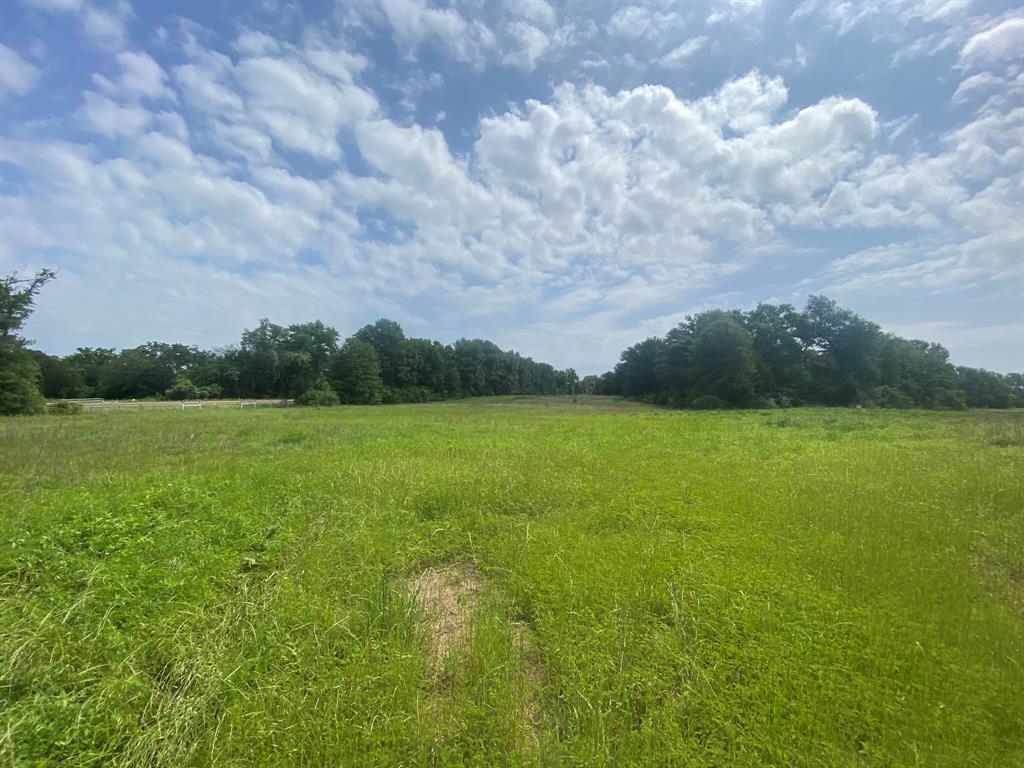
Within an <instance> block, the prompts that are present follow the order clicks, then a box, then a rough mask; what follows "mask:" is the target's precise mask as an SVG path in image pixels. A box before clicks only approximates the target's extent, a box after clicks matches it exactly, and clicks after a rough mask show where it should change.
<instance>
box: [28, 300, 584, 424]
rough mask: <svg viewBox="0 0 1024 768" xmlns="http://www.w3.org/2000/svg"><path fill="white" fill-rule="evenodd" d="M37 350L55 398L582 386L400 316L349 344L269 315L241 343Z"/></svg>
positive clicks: (571, 376) (377, 394) (326, 329)
mask: <svg viewBox="0 0 1024 768" xmlns="http://www.w3.org/2000/svg"><path fill="white" fill-rule="evenodd" d="M34 354H35V356H36V362H37V363H38V365H39V369H40V373H41V385H42V391H43V394H44V395H45V396H46V397H48V398H76V397H104V398H108V399H115V398H116V399H127V398H143V397H166V398H169V399H173V400H181V399H186V400H187V399H196V398H200V399H201V398H216V397H244V398H297V399H298V400H299V401H300V402H306V401H309V402H311V403H313V404H321V405H328V404H332V403H334V402H341V403H356V404H371V403H415V402H424V401H428V400H447V399H452V398H458V397H476V396H480V395H510V394H527V395H553V394H567V393H572V392H575V391H577V389H578V388H579V379H578V377H577V376H576V372H575V371H573V370H572V369H569V370H565V371H559V370H556V369H555V368H553V367H552V366H550V365H548V364H546V363H538V362H536V361H534V360H531V359H530V358H528V357H523V356H522V355H520V354H518V353H517V352H508V351H505V350H502V349H499V348H498V346H497V345H495V344H493V343H491V342H489V341H483V340H481V339H459V340H458V341H456V342H455V343H454V344H450V345H445V344H441V343H440V342H437V341H430V340H429V339H414V338H407V337H406V335H405V333H404V332H403V331H402V328H401V326H400V325H399V324H398V323H396V322H394V321H392V320H378V321H377V322H376V323H374V324H373V325H367V326H365V327H364V328H361V329H359V330H358V331H356V332H355V333H354V334H353V335H352V336H350V337H348V338H347V339H346V340H345V341H344V342H340V341H339V334H338V332H337V331H336V330H335V329H334V328H331V327H330V326H327V325H324V324H323V323H322V322H320V321H316V322H311V323H299V324H295V325H288V326H282V325H277V324H276V323H272V322H270V321H269V320H261V321H260V323H259V325H258V326H256V327H255V328H253V329H252V330H247V331H245V332H244V333H243V334H242V338H241V342H240V343H239V344H238V346H232V347H228V348H227V349H221V350H215V351H207V350H201V349H198V348H196V347H194V346H189V345H186V344H163V343H159V342H151V343H149V344H143V345H142V346H140V347H133V348H131V349H124V350H122V351H121V352H119V353H118V352H115V351H114V350H113V349H98V348H81V349H79V350H78V351H76V352H75V353H74V354H71V355H68V356H67V357H53V356H50V355H45V354H43V353H41V352H35V353H34ZM332 393H333V397H332Z"/></svg>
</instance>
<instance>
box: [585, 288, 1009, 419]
mask: <svg viewBox="0 0 1024 768" xmlns="http://www.w3.org/2000/svg"><path fill="white" fill-rule="evenodd" d="M582 384H583V387H584V389H585V391H588V392H595V393H599V394H611V395H623V396H625V397H630V398H636V399H641V400H646V401H649V402H654V403H661V404H665V405H670V406H674V407H686V408H749V407H765V406H767V407H772V406H779V407H787V406H793V405H833V406H853V405H861V406H866V407H881V408H932V409H942V410H959V409H963V408H1011V407H1024V377H1022V375H1021V374H1020V373H1010V374H1006V375H1003V374H999V373H995V372H993V371H986V370H983V369H978V368H969V367H966V366H953V365H952V364H950V362H949V352H947V351H946V349H945V348H944V347H943V346H942V345H941V344H935V343H929V342H927V341H917V340H910V339H904V338H900V337H899V336H896V335H894V334H891V333H883V332H882V330H881V329H880V328H879V326H878V325H876V324H875V323H872V322H870V321H868V320H865V319H864V318H862V317H860V316H859V315H857V314H855V313H854V312H852V311H850V310H849V309H845V308H843V307H841V306H839V305H838V304H837V303H836V302H835V301H833V300H832V299H829V298H828V297H826V296H811V297H810V299H809V300H808V302H807V306H806V308H805V309H804V310H803V311H800V310H798V309H796V308H795V307H794V306H793V305H791V304H781V305H775V304H760V305H759V306H758V307H757V308H756V309H753V310H751V311H749V312H742V311H739V310H711V311H708V312H701V313H699V314H696V315H691V316H687V317H686V319H685V320H684V321H683V322H682V323H680V324H679V325H678V326H676V327H675V328H673V329H672V330H670V331H669V332H668V333H667V334H666V335H665V336H664V337H651V338H648V339H644V340H643V341H641V342H639V343H637V344H634V345H633V346H631V347H629V348H628V349H626V350H625V351H624V352H623V353H622V355H621V356H620V360H619V363H618V364H617V365H616V366H615V369H614V370H612V371H609V372H608V373H606V374H604V375H603V376H600V377H589V376H588V377H586V378H584V379H583V382H582Z"/></svg>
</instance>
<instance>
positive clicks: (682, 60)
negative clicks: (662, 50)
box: [658, 35, 708, 69]
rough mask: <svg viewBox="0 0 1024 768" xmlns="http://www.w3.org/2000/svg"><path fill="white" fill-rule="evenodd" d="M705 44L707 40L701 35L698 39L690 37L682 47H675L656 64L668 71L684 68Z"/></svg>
mask: <svg viewBox="0 0 1024 768" xmlns="http://www.w3.org/2000/svg"><path fill="white" fill-rule="evenodd" d="M707 44H708V39H707V38H706V37H704V36H703V35H702V36H700V37H691V38H690V39H689V40H687V41H686V42H684V43H683V44H682V45H679V46H676V47H675V48H673V49H672V50H671V51H669V52H668V53H666V54H665V55H664V56H662V57H661V58H660V59H658V63H659V64H660V65H661V66H663V67H667V68H670V69H671V68H675V67H683V66H686V63H687V62H688V61H689V60H690V58H691V57H692V56H693V55H694V54H696V53H697V52H698V51H700V49H701V48H703V47H704V46H706V45H707Z"/></svg>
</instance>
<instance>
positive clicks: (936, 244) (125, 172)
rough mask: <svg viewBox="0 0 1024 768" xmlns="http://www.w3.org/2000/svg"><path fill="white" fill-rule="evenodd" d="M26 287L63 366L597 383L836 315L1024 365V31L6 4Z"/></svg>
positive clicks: (420, 9) (14, 266)
mask: <svg viewBox="0 0 1024 768" xmlns="http://www.w3.org/2000/svg"><path fill="white" fill-rule="evenodd" d="M0 15H2V24H0V30H2V31H0V115H2V120H0V184H2V186H0V273H4V274H6V273H8V272H11V271H13V270H19V271H30V270H33V269H36V268H38V267H41V266H53V267H57V268H58V269H59V278H58V280H57V281H55V282H54V283H52V284H51V285H48V286H47V287H46V289H45V292H44V294H43V295H42V297H41V299H40V301H39V305H38V309H37V312H36V315H35V316H34V317H33V318H32V319H31V321H30V324H29V327H28V333H29V335H30V336H32V337H33V338H34V339H36V341H37V346H38V347H39V348H41V349H44V350H47V351H50V352H54V353H66V352H70V351H73V350H74V348H75V347H77V346H80V345H89V346H116V347H122V346H131V345H135V344H139V343H142V342H145V341H148V340H166V341H184V342H188V343H195V344H199V345H201V346H207V347H209V346H218V345H224V344H228V343H232V342H234V341H237V339H238V337H239V335H240V333H241V331H242V329H243V328H245V327H252V326H254V325H255V324H256V322H257V321H258V319H259V318H260V317H264V316H266V317H270V318H271V319H273V320H274V321H275V322H279V323H291V322H299V321H304V320H310V319H322V320H324V321H325V322H328V323H330V324H332V325H334V326H335V327H337V328H338V329H339V330H340V331H341V332H342V333H343V334H348V333H351V332H352V331H354V330H355V329H357V328H358V327H359V326H361V325H363V324H365V323H367V322H371V321H373V320H374V319H376V318H378V317H381V316H386V317H391V318H393V319H395V320H398V321H399V322H401V323H402V325H403V326H404V327H405V329H406V332H407V334H409V335H415V336H428V337H431V338H437V339H440V340H443V341H453V340H455V339H456V338H458V337H460V336H482V337H485V338H490V339H493V340H494V341H496V342H497V343H499V344H500V345H502V346H505V347H513V348H515V349H518V350H519V351H521V352H522V353H524V354H527V355H530V356H532V357H534V358H536V359H540V360H545V361H548V362H551V363H554V364H556V365H558V366H574V367H575V368H576V369H577V370H578V371H580V372H581V373H590V372H600V371H604V370H607V369H608V368H610V367H611V366H612V365H613V364H614V362H615V360H616V359H617V356H618V353H619V351H621V350H622V349H623V348H624V347H625V346H626V345H628V344H631V343H633V342H635V341H637V340H639V339H641V338H643V337H645V336H648V335H652V334H663V333H664V332H665V331H667V330H668V329H669V328H671V327H672V326H673V325H675V324H676V323H678V322H679V321H680V320H681V319H682V318H683V316H685V315H686V314H688V313H692V312H695V311H699V310H702V309H708V308H713V307H740V308H750V307H753V306H754V305H756V304H757V303H758V302H759V301H776V302H783V301H784V302H792V303H796V304H802V303H803V301H804V300H805V299H806V297H807V295H808V294H811V293H827V294H828V295H830V296H832V297H834V298H836V299H837V300H839V301H840V302H841V303H843V304H845V305H847V306H849V307H851V308H853V309H855V310H856V311H858V312H860V313H862V314H864V315H865V316H867V317H869V318H870V319H873V320H875V321H876V322H879V323H880V324H881V325H882V326H883V328H884V329H886V330H891V331H894V332H897V333H900V334H901V335H905V336H910V337H917V338H926V339H929V340H934V341H940V342H942V343H944V344H945V345H946V346H947V347H948V348H949V349H950V351H951V354H952V359H953V361H954V362H955V363H958V364H967V365H977V366H983V367H987V368H990V369H993V370H999V371H1009V370H1019V369H1021V368H1024V310H1022V307H1024V225H1022V223H1021V222H1022V221H1024V68H1022V65H1024V7H1022V6H1016V5H1012V4H1009V3H986V2H980V1H978V0H927V1H925V2H919V3H914V2H890V1H889V0H867V1H866V2H836V1H834V0H809V1H808V2H803V3H770V2H759V0H731V1H724V0H713V2H710V3H696V2H695V3H684V4H679V3H666V2H650V3H627V4H622V5H617V4H612V3H594V2H573V1H572V0H570V2H566V3H548V2H544V0H529V1H527V0H521V1H520V2H510V3H504V4H492V3H487V2H476V1H473V2H454V3H435V2H424V1H423V0H402V1H401V2H392V1H391V0H380V1H378V0H374V1H372V2H339V3H331V2H319V3H289V2H281V1H279V0H263V2H259V1H257V0H251V1H250V2H228V1H226V0H225V1H223V2H222V1H219V0H218V1H212V0H211V2H198V1H193V2H168V3H157V2H152V1H149V2H136V3H134V4H132V3H129V2H126V1H122V2H113V3H102V2H97V1H96V0H8V2H6V3H5V4H4V6H3V9H2V11H0Z"/></svg>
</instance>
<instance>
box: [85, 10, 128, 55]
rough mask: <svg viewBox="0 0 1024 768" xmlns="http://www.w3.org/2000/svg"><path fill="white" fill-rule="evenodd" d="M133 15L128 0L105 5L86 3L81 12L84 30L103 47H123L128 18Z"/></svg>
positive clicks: (95, 42) (94, 41)
mask: <svg viewBox="0 0 1024 768" xmlns="http://www.w3.org/2000/svg"><path fill="white" fill-rule="evenodd" d="M133 15H134V14H133V12H132V7H131V5H130V4H129V3H128V2H126V0H119V1H118V2H115V3H112V4H110V5H109V6H104V7H100V6H95V5H85V6H83V8H82V12H81V20H82V32H83V34H84V35H85V36H86V37H87V38H89V40H91V41H92V42H93V43H94V44H95V45H97V46H99V47H101V48H114V49H117V48H121V47H123V46H124V44H125V40H126V39H127V35H128V31H127V23H128V20H129V19H130V18H131V17H132V16H133Z"/></svg>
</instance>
